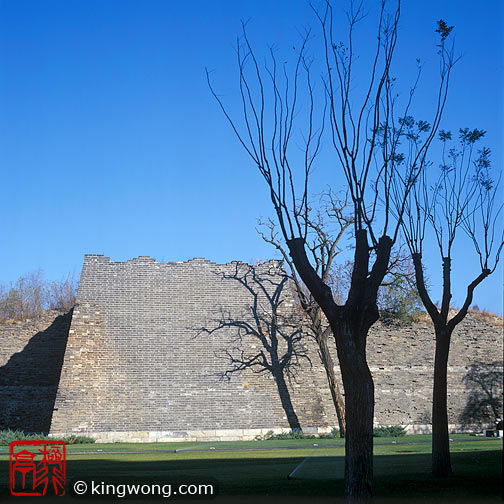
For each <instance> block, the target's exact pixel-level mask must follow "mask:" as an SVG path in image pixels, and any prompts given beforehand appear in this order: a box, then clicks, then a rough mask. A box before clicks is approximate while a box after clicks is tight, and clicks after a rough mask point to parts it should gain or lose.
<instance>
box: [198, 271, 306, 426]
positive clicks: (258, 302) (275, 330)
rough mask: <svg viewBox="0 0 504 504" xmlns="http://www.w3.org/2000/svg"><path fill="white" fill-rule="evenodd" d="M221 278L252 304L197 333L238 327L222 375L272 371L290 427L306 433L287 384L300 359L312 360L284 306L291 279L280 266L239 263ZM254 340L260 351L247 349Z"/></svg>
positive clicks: (225, 351)
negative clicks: (235, 285)
mask: <svg viewBox="0 0 504 504" xmlns="http://www.w3.org/2000/svg"><path fill="white" fill-rule="evenodd" d="M262 267H264V265H262ZM222 278H223V279H224V280H226V281H234V282H237V283H238V284H240V285H241V286H242V287H243V288H244V289H245V290H246V291H248V293H249V295H250V306H249V307H248V309H247V311H246V312H245V313H243V314H241V315H237V314H231V313H230V312H229V311H226V310H224V309H222V308H221V312H220V316H219V318H218V319H217V320H216V321H215V324H214V325H213V326H212V327H203V328H200V329H199V331H198V333H199V335H201V334H208V335H210V334H213V333H215V332H218V331H222V330H224V329H229V328H231V329H234V335H233V337H232V341H231V342H230V345H231V346H230V347H228V348H224V349H222V353H221V355H219V357H223V358H224V360H226V361H227V362H228V366H229V367H228V368H227V369H226V370H224V371H222V372H220V373H219V377H220V378H222V379H228V380H229V379H231V376H232V375H233V374H240V373H242V372H243V371H245V370H247V369H250V370H251V371H252V372H254V373H258V374H264V373H269V374H270V375H271V376H272V377H273V378H274V380H275V383H276V386H277V389H278V394H279V397H280V401H281V403H282V407H283V409H284V411H285V414H286V416H287V420H288V422H289V425H290V427H291V429H293V430H302V429H301V424H300V422H299V419H298V416H297V414H296V411H295V409H294V405H293V404H292V400H291V396H290V392H289V388H288V385H287V381H290V380H292V379H295V376H296V370H297V369H298V367H299V365H300V364H301V361H302V360H307V361H309V357H308V351H307V348H306V347H305V345H304V344H303V334H302V329H301V328H300V327H299V321H298V320H293V313H292V310H291V309H285V308H284V306H283V305H284V304H285V299H286V297H285V296H286V292H285V289H286V288H287V287H288V277H287V275H286V274H285V272H284V271H283V269H281V268H278V267H276V266H275V267H270V268H269V269H268V270H266V271H261V272H259V270H258V268H255V267H254V266H250V265H248V264H243V263H237V265H236V270H235V272H234V273H233V274H232V275H228V274H225V273H222ZM250 339H252V340H255V342H257V343H258V345H257V346H256V348H253V349H251V348H247V344H246V343H247V341H248V342H249V343H250Z"/></svg>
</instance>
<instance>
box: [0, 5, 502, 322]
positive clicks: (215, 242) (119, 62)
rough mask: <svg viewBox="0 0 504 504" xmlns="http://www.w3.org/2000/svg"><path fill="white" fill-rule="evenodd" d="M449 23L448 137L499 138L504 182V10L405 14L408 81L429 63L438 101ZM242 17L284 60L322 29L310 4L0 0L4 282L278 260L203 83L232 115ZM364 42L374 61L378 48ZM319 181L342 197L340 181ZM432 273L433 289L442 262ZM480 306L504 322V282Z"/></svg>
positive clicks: (469, 262) (470, 265)
mask: <svg viewBox="0 0 504 504" xmlns="http://www.w3.org/2000/svg"><path fill="white" fill-rule="evenodd" d="M335 3H336V4H337V5H338V6H340V5H342V3H341V2H335ZM369 3H370V4H376V3H377V2H374V1H372V2H369ZM338 8H339V7H338ZM371 10H372V9H371ZM440 18H443V19H446V20H447V21H448V23H449V24H451V25H455V30H456V46H457V51H458V52H459V53H461V54H463V58H462V59H461V61H460V62H459V63H458V64H457V66H456V68H455V71H454V75H453V81H452V86H451V91H450V96H449V102H448V108H447V113H446V116H445V121H444V122H443V126H444V127H445V128H451V129H456V128H458V127H459V126H469V127H479V128H483V129H486V130H488V133H487V138H486V141H485V145H487V146H488V147H490V148H491V149H492V152H493V156H492V158H493V165H494V167H495V168H496V169H501V168H502V157H503V152H502V133H503V124H502V116H503V102H502V89H503V88H504V86H503V84H504V83H503V52H502V45H503V41H502V31H503V19H502V2H501V0H485V2H473V1H465V0H444V1H441V2H440V1H435V0H424V1H414V2H404V6H403V16H402V21H401V30H400V39H399V51H398V55H397V58H398V63H399V67H398V68H399V69H400V70H396V73H397V75H398V78H399V80H400V79H401V78H402V77H403V75H402V74H401V73H398V72H402V69H403V68H404V73H405V74H406V75H405V84H406V85H407V84H409V83H410V81H411V76H412V75H413V74H412V73H408V72H409V70H410V69H412V68H413V67H414V61H415V58H416V57H421V58H422V60H424V61H425V65H426V66H425V72H424V77H423V79H422V81H421V83H420V90H421V91H420V94H419V100H420V103H423V102H422V101H421V100H427V99H428V96H429V93H432V92H434V90H435V85H436V84H435V77H436V72H437V60H436V55H435V50H434V48H433V45H434V44H435V43H436V35H435V33H434V30H435V27H436V21H437V20H438V19H440ZM241 19H249V20H250V21H249V25H248V27H249V33H250V35H251V38H252V39H253V40H254V41H255V43H256V44H257V50H258V51H262V50H264V49H265V48H266V44H277V45H278V47H279V50H282V49H283V48H286V50H288V49H290V47H291V46H292V44H293V43H294V42H295V41H296V40H297V37H298V35H297V31H296V30H298V29H301V28H302V27H303V26H305V25H307V24H311V25H313V27H314V28H315V27H316V23H315V21H314V18H313V15H312V13H311V11H310V8H309V5H308V3H307V2H305V1H304V0H289V1H280V0H279V1H274V2H272V1H266V0H254V1H251V0H246V1H218V0H215V1H213V2H208V1H203V0H199V1H198V0H196V1H192V2H175V1H168V0H166V1H165V0H143V1H140V0H135V1H131V0H120V1H119V0H108V1H105V2H104V1H103V0H78V1H77V0H44V1H39V0H0V173H1V179H0V181H1V182H0V184H1V185H0V216H1V220H2V234H1V235H2V246H1V248H0V283H4V284H8V283H9V282H10V281H14V280H16V279H17V278H18V277H19V276H20V275H22V274H23V273H26V272H28V271H31V270H34V269H37V268H42V269H43V270H44V271H45V274H46V277H47V278H49V279H58V278H62V277H63V276H65V275H66V274H67V273H68V272H71V271H75V272H76V274H79V273H80V269H81V266H82V261H83V256H84V254H85V253H94V254H105V255H107V256H110V257H111V258H112V259H113V260H116V261H122V260H127V259H131V258H133V257H136V256H139V255H150V256H152V257H154V258H156V259H157V260H158V261H184V260H187V259H190V258H192V257H205V258H207V259H209V260H211V261H215V262H227V261H231V260H243V261H254V260H256V259H268V258H271V257H276V256H275V254H274V251H273V250H272V249H271V248H270V247H269V246H268V245H266V244H264V243H263V242H262V240H261V239H260V237H259V236H258V235H257V234H256V232H255V226H256V219H257V218H258V217H260V216H268V215H271V214H272V211H271V207H270V204H269V201H268V199H267V192H266V190H265V189H266V188H265V186H264V183H263V181H262V179H261V178H260V176H259V174H258V173H257V172H256V170H255V169H254V167H253V166H252V165H251V162H250V161H249V159H248V158H247V157H246V155H245V153H244V152H243V151H242V150H241V148H240V146H239V145H238V143H237V142H236V141H235V138H234V137H233V134H232V132H231V131H230V129H229V128H228V126H227V124H226V123H225V120H224V118H223V116H222V114H221V113H220V111H219V110H218V107H217V105H216V103H215V102H214V100H213V99H212V97H211V95H210V93H209V90H208V88H207V85H206V81H205V72H204V68H205V66H207V67H209V68H210V69H212V70H213V75H214V76H215V80H216V85H217V86H218V88H219V91H221V92H222V94H223V97H224V99H226V100H228V103H230V104H233V103H234V102H235V100H236V98H237V88H236V86H235V83H236V66H235V56H234V43H235V40H236V37H237V35H238V34H239V32H240V20H241ZM369 19H371V20H372V12H371V13H370V16H369ZM360 36H361V41H362V46H363V47H365V46H366V43H368V42H369V43H373V41H374V37H375V35H374V33H372V32H371V31H369V32H366V31H365V30H364V31H361V32H360ZM403 89H406V88H403ZM428 106H429V104H428V102H427V101H425V107H426V108H428ZM428 117H429V115H428V114H426V118H427V119H428ZM326 147H327V152H329V151H328V149H329V146H328V145H327V146H326ZM324 173H325V172H324ZM319 179H321V180H320V182H322V181H323V182H326V183H328V184H331V185H332V186H333V188H337V186H336V184H337V183H338V179H339V177H338V176H335V175H334V172H327V177H319ZM322 179H323V180H322ZM317 189H319V190H320V187H318V188H317V187H314V192H316V190H317ZM434 252H435V251H434ZM455 261H456V262H457V264H458V266H456V268H455V274H456V275H455V276H456V280H455V292H456V296H455V303H460V301H461V299H462V292H463V290H464V288H465V287H464V284H466V283H467V281H470V280H471V278H470V277H471V276H472V272H473V271H475V269H474V256H471V255H470V253H469V252H468V249H467V248H466V247H461V248H460V250H459V252H458V253H457V254H456V255H455ZM429 266H430V267H431V269H430V270H429V274H430V276H431V278H432V287H433V289H436V288H438V282H437V281H436V278H438V277H439V269H438V268H439V266H440V261H439V259H438V257H437V256H435V255H434V256H432V259H431V260H430V264H429ZM439 297H440V296H436V294H435V293H434V294H433V298H434V299H438V298H439ZM475 303H477V304H478V305H479V306H480V307H485V308H488V309H491V310H493V311H495V312H499V313H502V268H500V269H499V270H498V271H497V272H496V274H495V275H494V277H493V278H492V279H490V280H489V281H486V282H485V284H483V285H482V286H481V287H480V288H479V289H478V291H477V293H476V299H475Z"/></svg>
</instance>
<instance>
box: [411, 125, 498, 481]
mask: <svg viewBox="0 0 504 504" xmlns="http://www.w3.org/2000/svg"><path fill="white" fill-rule="evenodd" d="M484 135H485V131H483V130H478V129H472V130H471V129H469V128H463V129H460V130H459V132H458V145H455V146H453V145H452V144H453V142H452V134H451V132H449V131H443V130H440V132H439V139H440V141H441V142H442V144H443V148H442V155H441V163H439V167H437V168H438V169H436V167H431V168H430V169H429V170H428V171H426V172H424V173H422V174H421V176H420V177H419V178H418V181H417V183H416V184H415V187H414V188H413V190H412V191H411V193H410V194H409V197H408V199H407V201H406V207H405V208H406V211H405V216H404V219H403V231H404V235H405V237H406V240H407V243H408V246H409V248H410V250H411V254H412V258H413V263H414V265H415V274H416V284H417V287H418V292H419V294H420V298H421V299H422V303H423V304H424V306H425V308H426V310H427V312H428V313H429V316H430V318H431V319H432V322H433V324H434V329H435V335H436V354H435V359H434V390H433V406H432V428H433V439H432V470H433V474H434V475H436V476H447V475H449V474H451V472H452V469H451V461H450V450H449V439H448V413H447V366H448V355H449V350H450V339H451V335H452V333H453V330H454V329H455V327H456V326H457V325H458V324H459V323H460V322H461V321H462V320H463V319H464V317H465V316H466V315H467V311H468V309H469V307H470V306H471V303H472V301H473V296H474V290H475V289H476V287H477V286H478V285H479V284H481V282H483V281H484V280H485V278H487V277H488V276H489V275H491V274H492V273H493V272H494V271H495V268H496V267H497V264H498V262H499V258H500V253H501V251H502V247H503V245H504V231H503V227H502V222H501V220H500V219H499V217H500V214H501V210H502V205H501V206H499V202H498V195H499V192H498V187H499V182H500V175H499V176H498V179H497V180H495V178H494V177H493V175H492V173H491V162H490V151H489V149H487V148H486V147H482V148H481V149H478V148H477V147H476V145H477V143H478V142H479V141H480V140H481V138H483V137H484ZM432 236H434V238H435V242H436V243H437V248H438V251H439V255H440V259H441V261H442V285H443V290H442V297H441V306H440V308H438V307H437V306H436V304H435V303H434V302H433V301H432V299H431V295H430V293H429V291H428V289H427V286H426V283H425V277H424V262H423V251H424V244H425V242H426V240H427V239H429V238H430V237H432ZM463 238H465V239H466V241H468V242H469V243H466V245H465V247H466V250H470V248H471V244H472V246H473V247H472V248H473V252H474V255H475V258H477V261H475V263H478V262H479V272H477V274H476V275H475V277H474V278H471V279H469V282H468V285H467V292H466V296H465V299H464V302H463V305H462V307H461V308H460V309H459V310H456V311H455V314H453V315H452V316H451V318H450V310H452V306H451V301H452V295H453V294H452V281H451V280H452V266H453V250H454V248H455V247H456V246H457V244H459V243H461V239H463ZM467 245H468V246H467Z"/></svg>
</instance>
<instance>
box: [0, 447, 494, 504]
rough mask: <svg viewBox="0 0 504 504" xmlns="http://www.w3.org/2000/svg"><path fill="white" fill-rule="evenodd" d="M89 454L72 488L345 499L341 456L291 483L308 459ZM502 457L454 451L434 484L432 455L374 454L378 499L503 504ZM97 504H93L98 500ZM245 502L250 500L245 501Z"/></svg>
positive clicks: (74, 462)
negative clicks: (81, 484) (212, 489)
mask: <svg viewBox="0 0 504 504" xmlns="http://www.w3.org/2000/svg"><path fill="white" fill-rule="evenodd" d="M89 457H90V456H89V455H87V456H86V458H85V459H80V460H79V456H71V459H70V460H68V461H67V489H69V488H70V487H71V485H72V483H73V482H75V481H78V480H83V481H86V482H87V483H88V485H90V484H91V483H90V482H91V481H95V483H100V482H102V481H103V482H104V483H107V484H111V483H112V484H116V485H117V484H128V483H129V484H135V483H136V484H149V483H150V484H154V483H155V484H160V485H163V484H172V485H178V484H180V483H184V484H214V485H217V487H218V495H219V497H218V498H217V499H216V502H220V501H223V502H226V501H227V500H228V499H227V498H226V496H229V499H231V496H235V498H236V496H250V497H251V498H252V496H255V498H256V499H257V497H258V496H261V501H262V502H270V501H271V502H275V503H279V502H282V499H281V497H282V496H290V497H289V499H292V497H295V498H296V501H297V500H299V501H301V502H302V501H303V499H304V500H305V501H307V502H308V501H309V500H310V499H309V498H310V497H312V498H313V497H314V496H317V499H318V498H319V497H321V498H322V497H330V498H331V499H332V502H340V500H341V502H342V496H343V469H344V459H343V457H322V456H313V457H309V458H308V459H307V460H306V461H305V463H304V464H303V466H301V468H299V469H298V471H297V472H296V473H295V475H294V477H293V478H292V479H287V476H288V475H289V474H290V473H292V471H293V470H294V469H295V468H296V467H298V465H299V464H300V463H301V462H303V461H304V460H305V458H303V457H288V458H250V457H249V458H205V459H203V458H201V459H196V460H187V459H186V460H173V459H172V460H166V458H164V459H163V458H160V460H146V461H134V460H133V461H124V460H120V459H119V458H120V457H119V456H118V457H117V459H116V458H109V459H108V460H103V458H89ZM130 457H131V456H130ZM501 457H502V451H500V450H494V451H484V452H483V451H482V452H468V453H454V454H452V461H453V467H454V471H455V475H454V476H452V477H450V478H446V479H433V478H432V477H431V475H430V454H404V455H377V456H375V487H374V488H375V490H374V494H375V497H376V501H377V502H390V501H395V502H404V501H405V499H407V500H408V502H501V498H502V493H501V482H502V481H501V480H502V461H501ZM8 471H9V469H8V462H7V461H5V460H2V461H0V495H1V496H2V497H3V496H6V495H7V494H8ZM160 498H161V499H162V498H163V497H160ZM172 498H176V497H175V496H172ZM279 498H280V500H279ZM81 500H82V498H81ZM84 500H86V499H84ZM128 500H129V499H128ZM231 500H232V499H231ZM89 501H90V502H91V498H90V499H89ZM92 501H93V502H96V496H95V497H94V498H93V500H92ZM235 502H236V501H235ZM240 502H245V501H243V500H242V499H241V498H240ZM289 502H292V500H290V501H289Z"/></svg>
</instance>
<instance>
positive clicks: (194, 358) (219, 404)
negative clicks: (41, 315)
mask: <svg viewBox="0 0 504 504" xmlns="http://www.w3.org/2000/svg"><path fill="white" fill-rule="evenodd" d="M243 267H247V266H246V265H240V264H238V263H231V264H228V265H215V264H213V263H210V262H208V261H205V260H199V259H196V260H192V261H189V262H187V263H169V264H159V263H156V262H155V261H154V260H152V259H150V258H139V259H136V260H133V261H129V262H127V263H113V262H110V260H109V259H108V258H104V257H102V256H86V261H85V264H84V268H83V272H82V277H81V282H80V286H79V294H78V303H77V306H76V307H75V309H74V315H73V320H72V326H71V329H70V337H69V343H68V347H67V351H66V355H65V363H64V368H63V373H62V377H61V381H60V388H59V392H58V398H57V404H56V408H57V410H56V411H55V414H54V417H53V423H52V427H51V430H52V431H53V432H68V431H82V432H93V431H94V432H103V431H118V432H120V431H163V432H167V431H170V432H173V433H174V435H176V433H177V432H182V433H183V432H187V431H198V430H211V429H214V430H216V429H217V430H219V429H238V428H239V429H247V428H250V429H254V428H274V427H289V422H288V419H287V415H286V412H285V409H284V406H285V405H284V402H283V401H282V400H281V398H280V397H279V392H278V387H277V386H276V380H275V377H274V376H273V375H272V373H271V372H268V371H267V370H266V371H265V372H263V373H261V374H257V373H255V372H254V371H255V369H252V368H246V369H244V370H243V371H242V372H240V373H232V374H230V376H229V380H227V379H224V380H222V379H221V377H222V374H223V373H224V372H225V371H226V370H228V369H229V366H230V365H231V364H230V355H232V356H233V355H234V356H241V355H246V356H248V355H253V354H254V352H256V351H257V346H258V345H260V341H258V340H257V337H256V336H254V335H253V334H248V333H246V332H245V333H242V334H241V337H237V327H236V326H229V327H225V326H224V327H218V326H219V323H220V322H221V321H222V320H227V319H233V320H238V321H242V322H244V323H245V322H246V323H247V324H249V326H250V327H252V328H254V327H255V328H256V329H257V313H260V314H261V316H264V317H265V318H266V320H267V319H268V316H269V314H268V310H271V306H270V304H269V301H268V296H267V293H268V292H270V291H271V290H272V289H274V288H275V282H276V283H278V281H279V280H278V279H279V278H281V270H280V269H279V265H278V264H277V263H276V262H272V263H266V265H263V266H259V267H257V271H260V270H261V268H263V269H264V271H262V273H264V274H265V273H266V270H270V269H271V270H272V271H274V272H273V273H272V277H271V278H270V279H269V280H268V281H266V282H265V289H266V291H261V289H260V288H258V286H253V287H254V288H255V290H256V291H257V295H254V294H253V293H252V292H251V290H250V289H247V288H246V287H245V286H244V285H243V284H242V283H240V282H239V281H236V279H233V278H232V277H233V276H237V275H238V276H240V275H241V274H242V271H241V270H240V268H243ZM251 283H253V282H251ZM254 306H255V310H256V312H255V314H254ZM289 309H293V306H292V304H291V305H290V308H289V305H288V304H287V303H284V306H282V310H289ZM217 327H218V330H215V331H214V329H215V328H217ZM282 345H284V343H282V342H280V347H281V348H280V350H279V351H280V352H281V351H282ZM307 351H310V352H311V351H312V350H307ZM313 351H314V349H313ZM314 355H315V353H314ZM294 375H297V376H299V377H300V378H301V379H299V380H297V379H296V376H293V377H292V381H291V382H290V383H289V390H288V393H289V394H290V395H291V398H292V403H293V405H294V408H295V410H296V413H297V415H298V417H299V420H300V421H301V424H302V425H305V426H306V425H310V426H312V425H319V426H324V425H328V424H329V423H328V420H329V422H330V423H331V424H333V425H334V423H335V419H333V418H332V417H329V418H328V416H327V413H326V411H325V409H324V407H323V404H322V402H323V401H322V399H321V396H320V383H318V382H317V378H315V376H314V371H313V370H312V369H311V367H310V363H309V361H308V359H301V362H300V364H299V368H298V369H297V370H296V373H294ZM331 414H332V412H331V413H329V415H331Z"/></svg>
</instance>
